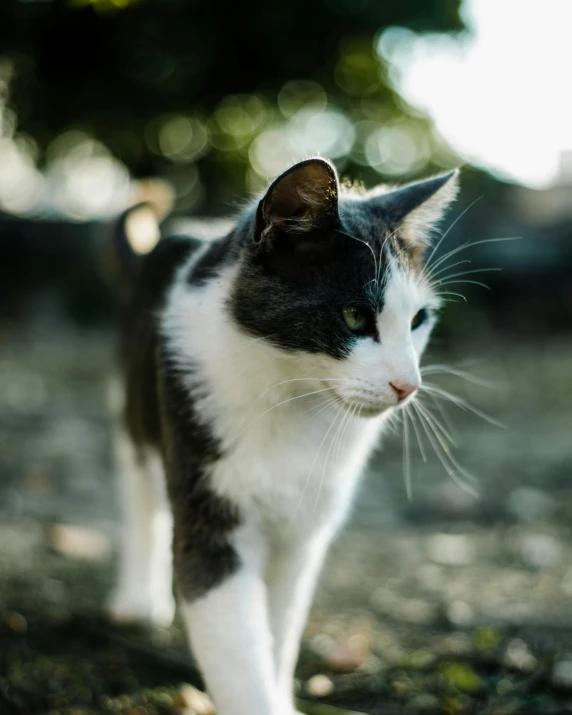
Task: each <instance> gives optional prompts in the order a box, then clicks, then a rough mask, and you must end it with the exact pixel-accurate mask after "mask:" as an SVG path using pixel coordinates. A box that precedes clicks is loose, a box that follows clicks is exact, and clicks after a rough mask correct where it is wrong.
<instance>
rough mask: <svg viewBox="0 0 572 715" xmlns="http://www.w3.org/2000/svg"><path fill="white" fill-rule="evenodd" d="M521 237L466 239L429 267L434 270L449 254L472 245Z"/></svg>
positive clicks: (514, 239) (517, 239)
mask: <svg viewBox="0 0 572 715" xmlns="http://www.w3.org/2000/svg"><path fill="white" fill-rule="evenodd" d="M520 239H522V236H501V237H497V238H483V239H481V240H479V241H466V242H465V243H463V244H462V245H461V246H457V247H456V248H453V249H452V250H450V251H448V252H447V253H445V255H444V256H441V258H439V259H438V260H437V261H435V263H434V264H433V266H432V267H431V268H432V270H435V268H437V266H439V265H441V264H442V263H443V261H446V260H447V258H450V257H451V256H454V255H455V254H456V253H459V252H460V251H465V250H466V249H467V248H472V247H473V246H481V245H482V244H484V243H498V242H501V241H519V240H520Z"/></svg>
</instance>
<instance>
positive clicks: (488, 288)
mask: <svg viewBox="0 0 572 715" xmlns="http://www.w3.org/2000/svg"><path fill="white" fill-rule="evenodd" d="M453 283H471V284H472V285H475V286H481V288H486V289H487V290H490V289H491V287H490V286H488V285H487V284H486V283H480V282H479V281H467V280H457V279H456V278H455V279H454V280H452V281H443V282H442V283H439V286H447V285H451V284H453Z"/></svg>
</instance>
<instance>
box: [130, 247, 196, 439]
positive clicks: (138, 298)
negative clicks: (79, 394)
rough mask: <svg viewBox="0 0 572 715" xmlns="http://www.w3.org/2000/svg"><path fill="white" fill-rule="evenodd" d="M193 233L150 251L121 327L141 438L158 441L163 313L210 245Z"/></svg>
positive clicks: (133, 417) (135, 433)
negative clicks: (179, 280)
mask: <svg viewBox="0 0 572 715" xmlns="http://www.w3.org/2000/svg"><path fill="white" fill-rule="evenodd" d="M204 245H205V244H204V242H203V241H201V240H199V239H197V238H194V237H192V236H188V235H172V236H167V237H165V238H163V239H162V240H161V241H159V243H158V244H157V245H156V246H155V248H154V249H153V250H152V251H151V252H150V253H148V254H147V255H145V256H144V257H143V258H142V259H141V262H140V264H139V266H138V269H137V271H136V273H135V275H134V276H133V280H132V284H131V286H130V291H129V298H128V301H127V304H126V306H125V310H124V315H123V320H122V326H121V339H120V351H121V363H122V368H123V372H124V375H125V419H126V423H127V428H128V430H129V433H130V434H131V437H132V438H133V439H134V441H135V442H136V443H139V444H145V443H151V444H154V445H156V444H158V443H159V440H160V425H159V415H158V400H157V347H158V343H159V336H158V325H157V315H158V313H159V312H160V310H161V307H162V306H163V305H164V303H165V300H166V299H167V295H168V292H169V290H170V288H171V286H172V285H173V282H174V281H175V279H176V275H177V272H178V271H179V270H180V269H181V267H183V266H184V265H186V264H187V263H188V261H189V260H191V258H192V256H193V255H195V254H197V253H198V252H199V251H201V250H204Z"/></svg>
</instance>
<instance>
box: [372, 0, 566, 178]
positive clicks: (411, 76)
mask: <svg viewBox="0 0 572 715" xmlns="http://www.w3.org/2000/svg"><path fill="white" fill-rule="evenodd" d="M463 17H464V18H465V21H466V24H467V25H468V27H469V28H470V30H471V33H470V35H469V36H468V37H465V38H463V39H462V40H455V39H451V38H450V37H447V36H436V35H430V36H428V37H425V38H423V37H418V36H415V35H413V33H410V32H408V31H406V30H403V29H400V28H392V29H390V30H389V31H387V32H386V33H384V34H383V35H382V36H381V38H380V44H379V50H380V53H381V54H383V55H384V56H385V57H386V58H387V59H388V60H390V64H391V66H392V67H393V71H394V78H395V81H396V84H397V87H398V89H399V91H400V92H401V93H402V94H403V96H404V97H405V98H406V99H407V100H408V101H409V102H410V103H412V104H413V105H416V106H418V107H421V108H423V109H425V110H426V111H428V112H429V114H430V115H431V116H432V117H433V118H434V120H435V122H436V125H437V128H438V130H439V131H440V132H441V134H442V135H443V136H444V137H445V139H446V140H447V141H448V142H449V143H450V144H451V145H452V146H453V148H455V149H456V150H457V151H458V152H459V153H460V154H461V156H463V157H465V158H466V159H467V160H469V161H472V162H474V163H476V164H478V165H481V166H484V167H486V168H489V169H490V170H491V171H493V173H496V174H497V175H499V176H501V177H505V178H508V179H512V180H516V181H519V182H521V183H524V184H527V185H529V186H533V187H544V186H548V185H550V184H552V183H554V181H555V180H556V177H557V174H558V168H559V161H560V153H561V152H562V151H564V150H572V76H571V75H572V0H542V2H541V1H540V0H464V3H463Z"/></svg>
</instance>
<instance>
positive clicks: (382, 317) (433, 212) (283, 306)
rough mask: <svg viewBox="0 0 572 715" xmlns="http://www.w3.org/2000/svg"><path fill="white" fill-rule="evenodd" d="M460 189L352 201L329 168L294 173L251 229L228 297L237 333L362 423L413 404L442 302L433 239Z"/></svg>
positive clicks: (446, 184) (433, 183) (447, 186)
mask: <svg viewBox="0 0 572 715" xmlns="http://www.w3.org/2000/svg"><path fill="white" fill-rule="evenodd" d="M456 191H457V173H456V172H453V173H450V174H446V175H443V176H437V177H435V178H431V179H428V180H426V181H421V182H418V183H414V184H410V185H407V186H404V187H402V188H398V189H392V190H387V189H376V190H373V191H371V192H356V191H349V190H348V191H346V190H342V189H341V188H340V185H339V182H338V177H337V174H336V171H335V169H334V167H333V166H332V165H331V164H330V163H329V162H327V161H324V160H322V159H309V160H307V161H303V162H301V163H299V164H296V165H295V166H293V167H292V168H290V169H289V170H288V171H286V172H285V173H283V174H282V175H281V176H279V177H278V178H277V179H276V180H275V181H274V183H273V184H272V185H271V186H270V188H269V189H268V191H267V193H266V195H265V196H264V197H263V199H262V200H261V201H260V203H259V205H258V209H257V213H256V218H255V219H254V220H253V222H252V226H251V229H250V232H249V238H248V240H247V241H246V244H245V246H244V249H243V255H242V260H241V264H240V272H239V276H238V280H237V281H236V284H235V290H234V293H233V296H232V299H231V308H232V312H233V315H234V317H235V319H236V320H237V321H238V323H239V325H240V326H241V329H242V330H245V331H247V332H248V333H249V334H251V335H253V336H256V337H258V338H261V339H262V340H263V341H265V342H266V341H267V342H268V343H271V344H272V345H273V346H274V347H275V348H278V349H279V350H280V351H282V352H283V354H284V355H285V356H286V355H289V356H291V359H292V360H294V361H297V363H298V364H299V366H300V373H301V374H300V376H299V377H300V379H301V380H302V379H305V378H310V377H315V378H316V379H319V380H321V381H322V382H323V384H324V385H328V386H329V387H330V388H331V390H332V393H334V394H335V396H336V397H339V398H340V402H341V404H344V405H346V406H347V407H350V406H351V407H352V408H353V407H354V406H355V405H359V407H361V414H363V415H372V416H373V415H377V414H380V413H381V412H383V411H385V410H387V409H388V408H391V407H394V406H397V405H402V404H405V403H406V402H407V399H408V397H410V396H411V395H412V394H413V393H414V392H415V390H416V389H417V388H418V387H419V384H420V380H421V377H420V372H419V360H420V357H421V355H422V353H423V350H424V349H425V346H426V344H427V341H428V339H429V334H430V332H431V329H432V327H433V325H434V323H435V320H436V311H437V309H438V308H439V304H440V297H439V292H438V290H437V289H436V288H434V287H433V286H432V284H431V281H430V279H429V277H428V275H427V273H426V271H425V268H424V259H425V254H426V250H427V247H428V245H429V234H430V232H431V229H432V228H433V227H434V225H435V224H436V223H437V222H438V221H439V219H440V218H441V217H442V215H443V213H444V211H445V209H446V208H447V206H448V205H449V203H450V202H451V201H452V200H453V199H454V197H455V194H456ZM306 373H307V374H306ZM312 373H314V374H312ZM356 409H357V408H356Z"/></svg>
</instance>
